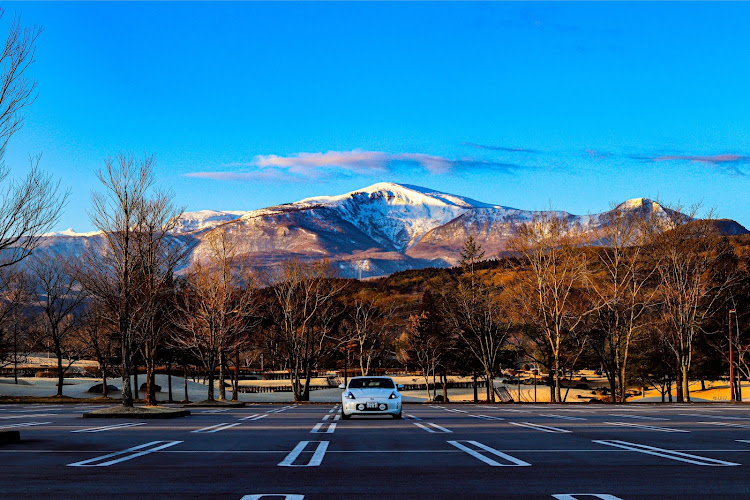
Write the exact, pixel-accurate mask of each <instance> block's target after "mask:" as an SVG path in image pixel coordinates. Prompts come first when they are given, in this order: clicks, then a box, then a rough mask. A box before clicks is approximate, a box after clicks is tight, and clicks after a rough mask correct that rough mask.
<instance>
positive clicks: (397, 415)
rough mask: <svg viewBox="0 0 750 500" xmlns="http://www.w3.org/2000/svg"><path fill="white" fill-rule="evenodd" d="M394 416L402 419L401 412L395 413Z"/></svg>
mask: <svg viewBox="0 0 750 500" xmlns="http://www.w3.org/2000/svg"><path fill="white" fill-rule="evenodd" d="M393 418H395V419H396V420H401V412H398V413H396V414H395V415H393Z"/></svg>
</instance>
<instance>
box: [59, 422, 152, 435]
mask: <svg viewBox="0 0 750 500" xmlns="http://www.w3.org/2000/svg"><path fill="white" fill-rule="evenodd" d="M139 425H146V422H126V423H122V424H113V425H103V426H101V427H89V428H88V429H78V430H77V431H70V432H73V433H77V432H106V431H114V430H117V429H125V428H126V427H137V426H139Z"/></svg>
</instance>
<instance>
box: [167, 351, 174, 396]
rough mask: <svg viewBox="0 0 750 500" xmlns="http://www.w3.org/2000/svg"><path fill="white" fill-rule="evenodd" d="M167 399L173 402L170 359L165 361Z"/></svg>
mask: <svg viewBox="0 0 750 500" xmlns="http://www.w3.org/2000/svg"><path fill="white" fill-rule="evenodd" d="M167 388H168V389H167V394H168V396H167V401H169V402H170V403H174V400H173V399H172V361H171V360H169V361H167Z"/></svg>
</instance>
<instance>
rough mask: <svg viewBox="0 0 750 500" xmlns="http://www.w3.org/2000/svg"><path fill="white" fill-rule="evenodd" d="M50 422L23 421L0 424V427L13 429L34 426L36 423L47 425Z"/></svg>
mask: <svg viewBox="0 0 750 500" xmlns="http://www.w3.org/2000/svg"><path fill="white" fill-rule="evenodd" d="M51 423H52V422H23V423H20V424H10V425H0V429H13V428H17V427H34V426H36V425H47V424H51Z"/></svg>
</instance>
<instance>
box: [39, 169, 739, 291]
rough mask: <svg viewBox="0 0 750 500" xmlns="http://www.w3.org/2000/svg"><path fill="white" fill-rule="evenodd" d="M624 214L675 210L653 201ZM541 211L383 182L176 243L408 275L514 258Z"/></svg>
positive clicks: (634, 203) (194, 233)
mask: <svg viewBox="0 0 750 500" xmlns="http://www.w3.org/2000/svg"><path fill="white" fill-rule="evenodd" d="M617 208H625V209H628V210H649V211H650V212H653V213H659V212H664V211H665V210H667V209H666V208H665V207H663V206H662V205H660V204H659V203H658V202H655V201H653V200H650V199H648V198H632V199H630V200H626V201H624V202H623V203H621V204H620V205H618V206H617ZM539 213H542V211H533V210H521V209H517V208H511V207H506V206H503V205H493V204H489V203H484V202H480V201H477V200H474V199H471V198H467V197H463V196H458V195H454V194H449V193H443V192H440V191H436V190H433V189H429V188H424V187H421V186H415V185H410V184H398V183H394V182H381V183H377V184H373V185H371V186H367V187H365V188H362V189H359V190H355V191H350V192H348V193H344V194H341V195H334V196H316V197H310V198H305V199H303V200H300V201H298V202H294V203H286V204H281V205H275V206H272V207H267V208H261V209H257V210H250V211H218V210H200V211H196V212H187V213H185V214H183V216H182V217H181V219H180V221H179V223H178V225H177V227H176V228H175V230H174V231H173V232H172V236H173V237H174V238H176V239H177V240H179V243H180V244H182V245H186V246H187V247H188V248H189V249H190V253H189V258H188V259H187V262H186V265H185V266H184V267H183V268H182V269H181V271H184V269H185V268H186V267H187V266H189V264H190V263H192V262H193V261H196V260H202V259H204V258H205V256H206V250H207V244H206V238H207V236H208V235H209V234H210V233H211V232H212V231H215V230H218V228H223V229H224V230H227V231H228V232H229V233H230V234H232V235H234V236H236V237H237V241H238V251H239V252H240V254H242V255H243V256H244V257H246V258H247V260H248V261H249V262H250V264H251V265H254V266H257V267H269V266H272V265H274V264H276V263H278V262H280V261H282V260H284V259H288V258H299V259H303V260H306V259H308V260H309V259H321V258H326V259H329V260H330V261H331V262H332V264H333V265H334V266H335V267H337V268H338V270H339V272H340V274H341V275H342V276H347V277H356V276H360V275H361V276H362V277H369V276H380V275H385V274H390V273H393V272H396V271H401V270H406V269H418V268H424V267H445V266H451V265H455V264H456V263H458V261H459V259H460V251H461V248H462V246H463V243H464V241H465V240H466V238H468V237H469V236H473V237H474V238H475V240H476V241H477V242H478V243H479V244H481V245H482V247H483V249H484V251H485V255H486V256H488V257H491V256H495V255H500V254H502V253H503V252H504V251H505V250H506V246H507V241H508V238H509V237H510V235H511V233H512V227H513V225H514V224H517V223H518V222H522V221H527V220H531V218H533V217H534V216H535V215H536V214H539ZM556 213H559V214H564V215H565V216H566V217H569V218H570V220H571V221H572V222H573V223H576V224H580V225H581V226H583V227H595V226H596V225H597V224H600V222H599V220H600V217H601V215H602V214H604V213H606V212H602V213H599V214H588V215H575V214H570V213H568V212H562V211H560V212H558V211H556ZM719 227H720V228H721V229H722V231H724V232H726V233H727V234H746V233H748V231H747V229H746V228H744V227H743V226H742V225H740V224H739V223H737V222H736V221H733V220H723V221H722V223H721V224H720V225H719ZM100 239H101V234H100V233H97V232H89V233H76V232H75V231H73V230H72V229H69V230H66V231H61V232H57V233H48V234H47V235H44V237H43V238H42V241H41V245H40V248H41V249H42V250H43V249H45V248H46V249H47V250H48V251H50V252H51V253H54V254H63V255H66V256H73V257H75V256H77V255H80V254H81V253H82V252H83V251H85V249H86V248H89V247H91V246H94V247H96V246H99V245H101V244H102V242H101V241H100Z"/></svg>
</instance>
